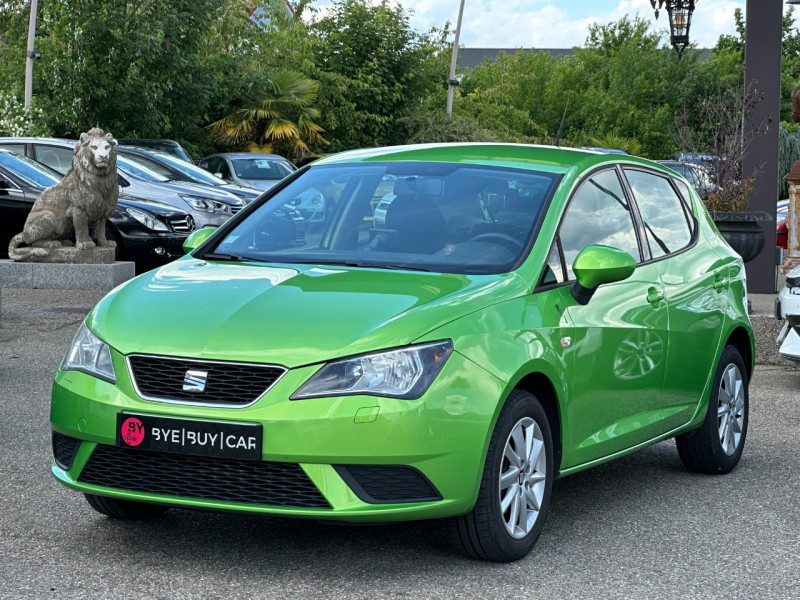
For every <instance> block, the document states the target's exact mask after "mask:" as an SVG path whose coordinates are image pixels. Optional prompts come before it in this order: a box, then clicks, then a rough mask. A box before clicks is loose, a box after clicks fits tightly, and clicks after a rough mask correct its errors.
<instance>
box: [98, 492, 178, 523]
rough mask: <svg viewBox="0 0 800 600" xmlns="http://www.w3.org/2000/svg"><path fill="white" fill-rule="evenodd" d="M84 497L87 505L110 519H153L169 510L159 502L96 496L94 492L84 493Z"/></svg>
mask: <svg viewBox="0 0 800 600" xmlns="http://www.w3.org/2000/svg"><path fill="white" fill-rule="evenodd" d="M84 497H85V498H86V501H87V502H88V503H89V506H91V507H92V508H93V509H95V510H96V511H97V512H99V513H100V514H103V515H105V516H107V517H110V518H112V519H122V520H125V521H136V520H141V519H153V518H155V517H160V516H161V515H163V514H164V513H165V512H167V511H168V510H169V507H167V506H162V505H160V504H148V503H146V502H135V501H133V500H120V499H119V498H109V497H108V496H97V495H95V494H84Z"/></svg>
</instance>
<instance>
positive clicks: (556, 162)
mask: <svg viewBox="0 0 800 600" xmlns="http://www.w3.org/2000/svg"><path fill="white" fill-rule="evenodd" d="M403 161H409V162H417V161H428V162H451V163H468V164H481V165H494V166H505V167H513V168H523V169H538V170H545V171H550V172H554V173H564V172H566V171H568V170H569V169H571V168H573V167H579V168H589V167H592V166H594V165H599V164H603V163H608V162H627V163H639V164H644V165H649V166H652V165H656V164H657V163H653V162H652V161H649V160H647V159H644V158H639V157H636V156H631V155H628V154H624V155H623V154H611V153H607V152H598V151H594V150H587V149H583V148H567V147H558V146H539V145H530V144H504V143H494V142H474V143H448V144H416V145H409V146H388V147H382V148H365V149H361V150H350V151H347V152H341V153H339V154H332V155H329V156H326V157H324V158H320V159H319V160H317V161H314V163H313V165H314V166H318V165H331V164H338V163H358V162H403Z"/></svg>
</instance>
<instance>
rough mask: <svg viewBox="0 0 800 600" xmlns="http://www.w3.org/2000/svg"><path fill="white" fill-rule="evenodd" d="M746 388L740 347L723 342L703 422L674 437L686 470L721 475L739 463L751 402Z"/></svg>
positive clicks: (746, 383)
mask: <svg viewBox="0 0 800 600" xmlns="http://www.w3.org/2000/svg"><path fill="white" fill-rule="evenodd" d="M747 388H748V381H747V370H746V369H745V366H744V361H743V360H742V357H741V355H740V354H739V351H738V350H736V348H734V347H733V346H725V348H724V349H723V351H722V356H721V357H720V360H719V364H718V365H717V371H716V373H715V374H714V383H713V385H712V387H711V397H710V398H709V401H708V411H707V412H706V418H705V420H704V421H703V424H702V425H701V426H700V427H699V428H698V429H695V430H694V431H692V432H690V433H685V434H682V435H679V436H677V437H676V438H675V444H676V446H677V447H678V455H679V456H680V458H681V461H682V462H683V464H684V466H685V467H686V468H687V469H688V470H690V471H693V472H695V473H709V474H716V475H722V474H725V473H729V472H730V471H731V470H732V469H733V468H734V467H735V466H736V465H737V464H738V463H739V458H740V457H741V456H742V449H743V448H744V442H745V439H746V438H747V422H748V412H749V406H750V397H749V394H748V389H747ZM726 409H727V410H726ZM721 411H722V412H721ZM726 419H727V420H726ZM727 423H730V427H728V426H727ZM737 435H738V437H736V436H737ZM723 437H724V438H725V439H724V440H723Z"/></svg>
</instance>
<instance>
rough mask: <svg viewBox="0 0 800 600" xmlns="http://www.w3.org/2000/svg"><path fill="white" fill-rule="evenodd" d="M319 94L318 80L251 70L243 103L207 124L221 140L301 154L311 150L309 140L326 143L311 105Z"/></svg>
mask: <svg viewBox="0 0 800 600" xmlns="http://www.w3.org/2000/svg"><path fill="white" fill-rule="evenodd" d="M318 95H319V83H318V82H316V81H313V80H311V79H308V78H306V77H304V76H303V75H301V74H299V73H296V72H294V71H284V72H281V73H274V74H271V75H265V74H262V73H259V72H254V73H251V74H250V75H249V76H248V77H247V80H246V81H245V91H244V94H243V101H242V107H241V108H238V109H236V110H235V111H234V112H232V113H231V114H230V115H228V116H227V117H224V118H222V119H220V120H219V121H215V122H214V123H211V124H210V125H209V126H208V127H209V128H210V129H211V130H212V136H213V137H214V139H216V140H218V141H220V142H222V143H224V144H232V145H237V146H240V147H241V148H242V149H245V150H248V151H250V152H267V153H270V152H279V153H281V154H284V155H286V156H288V157H289V158H293V159H298V158H302V157H303V156H305V155H306V154H308V153H309V152H310V151H309V149H308V144H310V143H314V142H322V143H324V144H327V143H328V141H327V140H326V139H325V138H323V137H322V132H323V131H324V130H323V129H322V127H320V126H319V125H318V124H317V123H316V122H315V120H316V119H318V118H319V116H320V112H319V110H317V109H316V108H314V107H313V106H312V105H313V104H314V102H315V101H316V100H317V96H318Z"/></svg>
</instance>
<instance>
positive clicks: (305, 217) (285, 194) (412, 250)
mask: <svg viewBox="0 0 800 600" xmlns="http://www.w3.org/2000/svg"><path fill="white" fill-rule="evenodd" d="M557 180H558V175H555V174H552V173H548V172H543V171H532V170H521V169H509V168H500V167H486V166H476V165H462V164H444V163H416V162H415V163H382V164H377V163H371V164H355V165H354V164H346V165H327V166H326V165H321V166H316V167H311V168H309V170H308V171H306V172H305V173H303V175H302V176H300V177H299V178H297V179H296V180H294V181H292V182H291V183H290V184H289V185H287V186H286V187H285V188H283V189H281V190H280V191H278V192H277V193H276V194H275V195H273V196H272V197H271V198H270V199H269V201H267V202H265V203H262V204H261V205H260V206H259V207H258V208H257V209H256V210H255V211H254V212H252V213H251V214H249V215H248V217H247V218H246V219H244V220H243V221H242V222H241V223H239V224H238V225H237V226H236V227H235V228H234V229H233V230H232V231H230V232H229V234H228V235H227V236H225V238H224V239H223V240H222V242H221V243H219V244H217V245H216V247H215V248H214V249H213V250H212V251H211V255H212V256H210V257H211V258H213V257H214V256H213V255H216V256H217V257H218V258H240V259H242V260H260V261H267V262H280V263H310V264H328V265H330V264H333V265H337V264H341V265H347V266H363V267H376V268H395V269H420V270H430V271H438V272H445V273H500V272H504V271H507V270H509V269H511V268H513V267H514V266H515V265H516V264H517V263H518V262H519V261H520V259H521V257H522V256H523V254H524V253H525V252H526V251H527V250H528V249H529V248H530V242H531V237H532V235H533V232H534V229H535V227H536V224H537V222H538V220H539V216H540V214H541V212H542V208H543V206H544V205H545V202H546V200H547V198H548V197H549V196H550V194H551V193H552V191H553V189H554V186H555V183H556V181H557ZM205 256H207V257H209V253H208V252H207V253H206V254H205Z"/></svg>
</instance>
